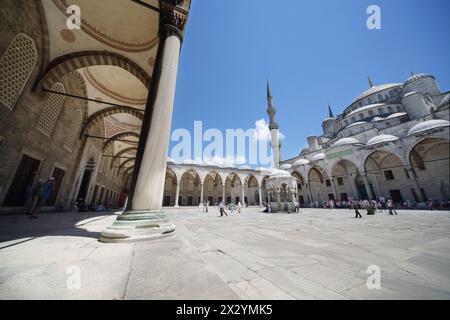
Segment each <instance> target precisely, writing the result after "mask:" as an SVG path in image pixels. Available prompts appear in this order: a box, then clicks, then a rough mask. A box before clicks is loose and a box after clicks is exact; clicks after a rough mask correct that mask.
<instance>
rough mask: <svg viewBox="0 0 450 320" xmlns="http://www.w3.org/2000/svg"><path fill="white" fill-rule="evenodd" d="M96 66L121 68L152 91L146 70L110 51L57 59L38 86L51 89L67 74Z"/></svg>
mask: <svg viewBox="0 0 450 320" xmlns="http://www.w3.org/2000/svg"><path fill="white" fill-rule="evenodd" d="M96 65H110V66H117V67H121V68H123V69H125V70H127V71H128V72H130V73H131V74H133V75H134V76H135V77H136V78H138V79H139V80H140V81H141V82H142V83H143V84H144V86H146V88H147V89H150V82H151V77H150V76H149V74H148V73H147V72H146V71H145V70H144V69H142V68H141V67H140V66H139V65H138V64H136V63H135V62H133V61H132V60H130V59H128V58H126V57H124V56H122V55H120V54H118V53H115V52H110V51H81V52H74V53H69V54H66V55H63V56H60V57H58V58H55V59H54V60H53V61H52V62H50V64H49V65H48V67H47V69H46V71H45V72H44V75H43V76H42V77H41V78H40V79H39V80H38V86H40V87H44V88H50V87H51V86H52V85H53V83H55V82H58V81H60V80H61V78H62V77H63V76H64V75H65V74H67V73H70V72H72V71H75V70H78V69H81V68H85V67H90V66H96Z"/></svg>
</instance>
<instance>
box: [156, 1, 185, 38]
mask: <svg viewBox="0 0 450 320" xmlns="http://www.w3.org/2000/svg"><path fill="white" fill-rule="evenodd" d="M184 3H185V0H162V1H161V2H160V22H161V26H164V27H165V29H166V31H167V32H168V33H169V35H176V36H177V37H179V38H180V40H183V33H184V30H185V27H186V22H187V17H188V14H189V11H188V10H186V9H185V8H184V7H185V6H184Z"/></svg>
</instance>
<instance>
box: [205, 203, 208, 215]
mask: <svg viewBox="0 0 450 320" xmlns="http://www.w3.org/2000/svg"><path fill="white" fill-rule="evenodd" d="M208 208H209V201H206V203H205V211H206V213H208Z"/></svg>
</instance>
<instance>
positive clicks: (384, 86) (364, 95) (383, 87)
mask: <svg viewBox="0 0 450 320" xmlns="http://www.w3.org/2000/svg"><path fill="white" fill-rule="evenodd" d="M401 86H402V84H401V83H388V84H382V85H379V86H373V87H371V88H370V89H368V90H366V91H364V92H363V93H361V94H360V95H359V96H357V97H356V98H355V100H354V101H353V102H356V101H358V100H361V99H364V98H367V97H368V96H371V95H373V94H375V93H378V92H381V91H384V90H387V89H392V88H395V87H401Z"/></svg>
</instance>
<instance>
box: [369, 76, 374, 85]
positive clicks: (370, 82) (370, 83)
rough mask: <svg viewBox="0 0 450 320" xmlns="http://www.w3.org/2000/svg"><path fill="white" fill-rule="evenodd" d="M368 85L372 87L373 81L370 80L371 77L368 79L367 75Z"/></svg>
mask: <svg viewBox="0 0 450 320" xmlns="http://www.w3.org/2000/svg"><path fill="white" fill-rule="evenodd" d="M369 86H370V87H371V88H373V82H372V79H370V77H369Z"/></svg>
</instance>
